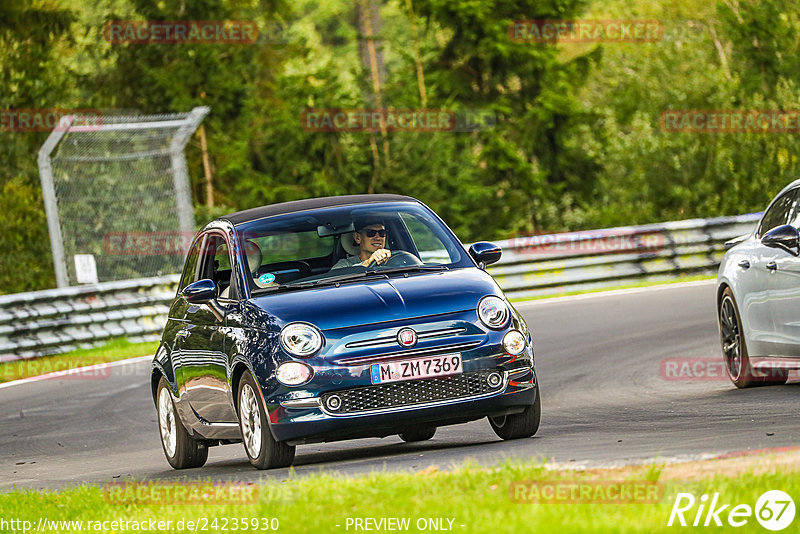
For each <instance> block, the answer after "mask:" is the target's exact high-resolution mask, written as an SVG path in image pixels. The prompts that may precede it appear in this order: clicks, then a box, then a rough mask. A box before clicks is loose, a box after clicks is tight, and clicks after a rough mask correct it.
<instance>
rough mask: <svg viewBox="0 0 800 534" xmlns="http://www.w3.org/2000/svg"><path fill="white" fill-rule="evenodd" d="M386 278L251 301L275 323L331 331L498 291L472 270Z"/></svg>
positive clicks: (459, 307) (465, 306) (439, 310)
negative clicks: (301, 323)
mask: <svg viewBox="0 0 800 534" xmlns="http://www.w3.org/2000/svg"><path fill="white" fill-rule="evenodd" d="M390 276H391V278H368V279H366V280H365V281H359V282H348V283H343V284H341V285H340V286H339V287H335V286H326V287H321V288H317V289H304V290H303V289H301V290H297V291H287V292H281V293H275V294H270V295H264V296H260V297H257V298H254V299H251V303H252V304H253V305H255V306H257V307H259V308H260V309H261V310H263V311H264V312H266V313H267V314H269V315H272V316H274V317H276V319H277V321H278V323H283V324H286V323H290V322H294V321H303V322H307V323H312V324H314V325H315V326H317V327H318V328H320V329H322V330H330V329H334V328H347V327H350V326H356V325H363V324H370V323H378V322H384V321H394V320H401V319H410V318H414V317H421V316H426V315H439V314H443V313H451V312H457V311H464V310H470V309H475V308H476V306H477V305H478V301H479V300H480V299H481V297H484V296H486V295H501V294H502V293H501V291H500V288H499V287H498V286H497V284H496V283H495V281H494V280H493V279H492V277H491V276H489V275H488V274H487V273H486V272H484V271H481V270H480V269H477V268H471V269H457V270H453V271H439V272H430V273H413V272H412V273H409V275H408V278H405V277H404V276H403V275H402V274H393V275H390Z"/></svg>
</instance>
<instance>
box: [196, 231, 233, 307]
mask: <svg viewBox="0 0 800 534" xmlns="http://www.w3.org/2000/svg"><path fill="white" fill-rule="evenodd" d="M206 278H207V279H210V280H213V281H214V283H215V284H217V288H218V289H219V292H220V294H222V292H223V291H225V289H226V288H227V287H228V286H230V284H231V262H230V256H229V255H228V245H227V243H226V242H225V238H224V237H222V236H221V235H219V234H208V235H207V236H206V239H205V243H204V245H203V254H202V255H201V257H200V271H199V274H198V279H199V280H203V279H206Z"/></svg>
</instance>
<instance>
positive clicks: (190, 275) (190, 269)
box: [179, 237, 203, 289]
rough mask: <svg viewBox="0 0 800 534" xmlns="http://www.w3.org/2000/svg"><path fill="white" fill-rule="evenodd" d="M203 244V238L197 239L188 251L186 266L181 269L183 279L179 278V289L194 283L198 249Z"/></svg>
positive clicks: (198, 255) (198, 254)
mask: <svg viewBox="0 0 800 534" xmlns="http://www.w3.org/2000/svg"><path fill="white" fill-rule="evenodd" d="M202 244H203V238H202V237H201V238H200V239H198V240H197V241H196V242H195V244H194V246H193V247H192V248H191V249H190V250H189V253H188V254H187V255H186V264H185V267H184V268H183V277H182V278H181V283H180V284H179V289H183V288H184V287H186V286H188V285H189V284H191V283H192V282H195V281H196V280H197V278H196V277H195V275H196V274H197V260H198V259H199V258H200V247H201V246H202Z"/></svg>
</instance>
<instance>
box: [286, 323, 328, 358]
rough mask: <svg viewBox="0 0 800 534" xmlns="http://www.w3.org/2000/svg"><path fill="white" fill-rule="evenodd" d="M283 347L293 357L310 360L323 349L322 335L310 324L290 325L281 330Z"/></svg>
mask: <svg viewBox="0 0 800 534" xmlns="http://www.w3.org/2000/svg"><path fill="white" fill-rule="evenodd" d="M281 346H282V347H283V348H284V350H285V351H286V352H288V353H289V354H291V355H292V356H299V357H300V358H309V357H311V356H313V355H314V354H315V353H316V352H317V351H318V350H319V349H321V348H322V333H321V332H320V331H319V330H318V329H317V328H316V327H315V326H313V325H310V324H308V323H289V324H287V325H286V326H284V327H283V330H281Z"/></svg>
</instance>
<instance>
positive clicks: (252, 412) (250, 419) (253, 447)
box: [239, 384, 261, 458]
mask: <svg viewBox="0 0 800 534" xmlns="http://www.w3.org/2000/svg"><path fill="white" fill-rule="evenodd" d="M239 406H240V407H241V408H240V410H239V416H240V417H241V419H242V438H243V440H244V445H245V447H247V452H248V454H250V457H251V458H258V456H259V454H261V413H260V412H259V410H258V399H257V398H256V393H255V391H253V388H252V387H250V384H245V385H244V387H242V396H241V398H240V399H239Z"/></svg>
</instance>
